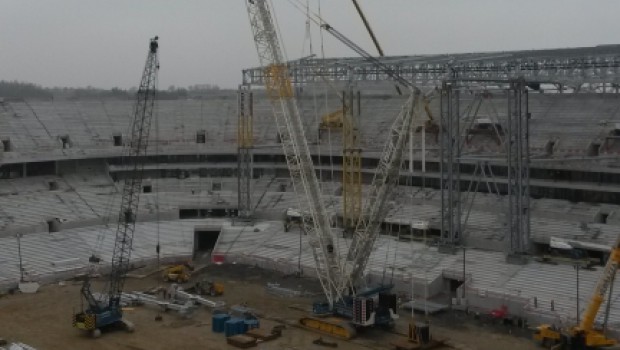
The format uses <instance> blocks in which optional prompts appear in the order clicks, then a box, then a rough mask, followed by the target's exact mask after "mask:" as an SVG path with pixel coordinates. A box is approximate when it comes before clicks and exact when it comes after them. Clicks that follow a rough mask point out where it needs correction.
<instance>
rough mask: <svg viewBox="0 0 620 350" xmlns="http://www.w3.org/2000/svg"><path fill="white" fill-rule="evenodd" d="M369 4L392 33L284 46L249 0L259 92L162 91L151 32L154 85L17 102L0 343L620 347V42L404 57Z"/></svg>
mask: <svg viewBox="0 0 620 350" xmlns="http://www.w3.org/2000/svg"><path fill="white" fill-rule="evenodd" d="M352 2H353V4H354V5H355V8H356V10H357V13H356V15H359V17H360V18H361V20H362V22H361V23H363V24H364V25H365V28H364V32H365V33H366V32H367V35H369V37H370V38H372V42H373V44H374V47H375V48H376V50H374V51H372V52H368V51H366V50H365V49H363V48H362V47H360V46H358V45H357V44H356V43H355V42H353V41H352V40H351V39H349V38H348V37H347V36H345V35H344V34H342V33H341V32H339V31H338V30H337V29H336V28H334V27H333V26H331V25H330V24H328V23H326V22H323V21H322V20H321V19H320V18H319V17H318V16H316V15H311V14H310V13H308V23H311V22H313V24H316V25H317V26H319V27H320V28H321V30H323V31H324V35H326V36H328V35H329V36H331V37H333V38H335V39H337V40H338V42H340V43H341V44H342V45H345V46H346V47H348V48H350V49H351V50H352V51H353V52H355V53H356V56H352V57H343V58H317V57H315V55H312V56H309V57H304V58H301V59H294V60H288V59H286V58H285V56H284V54H283V47H282V46H283V44H282V42H281V40H280V38H279V37H278V30H277V28H276V25H275V18H274V13H273V11H272V9H271V2H269V1H266V0H253V1H248V2H247V3H246V8H247V14H248V18H249V21H250V24H251V28H252V32H251V33H247V35H252V37H253V39H254V41H255V44H256V49H257V50H256V51H257V53H258V55H257V56H256V58H257V59H256V65H255V66H253V67H248V68H246V69H244V70H243V71H242V72H240V73H241V74H240V78H241V79H240V81H239V88H238V89H237V90H220V91H211V92H210V93H209V94H206V95H204V96H200V97H195V98H187V99H175V100H162V99H158V87H157V75H158V72H159V70H160V65H159V58H158V55H159V52H160V51H163V50H166V41H165V40H164V39H162V40H159V38H158V37H156V36H153V37H152V38H145V40H144V47H141V48H139V49H136V50H135V51H136V52H135V53H133V54H135V55H143V54H144V53H145V51H146V63H145V65H144V70H143V71H142V75H141V80H140V84H139V87H138V89H137V92H136V93H135V98H134V99H133V100H123V99H105V100H102V99H96V100H95V99H62V98H54V99H25V98H3V97H2V96H0V139H1V141H2V144H1V147H0V196H1V198H3V199H4V200H2V201H0V349H7V350H9V349H10V350H20V349H24V350H30V349H35V350H46V349H128V350H150V349H173V348H174V349H176V348H178V349H234V348H258V349H290V350H293V349H324V348H339V349H397V350H398V349H401V350H407V349H462V350H472V349H480V350H485V349H505V350H512V349H545V348H546V349H555V350H561V349H566V350H569V349H571V350H572V349H603V348H604V349H614V348H618V346H617V345H616V344H617V342H618V340H619V339H620V304H618V302H620V288H618V287H617V286H615V285H614V279H615V276H616V274H617V268H618V264H619V263H620V45H603V46H592V47H576V48H562V49H545V50H528V51H503V52H482V53H461V54H440V55H424V54H420V55H415V56H386V55H384V53H383V51H382V49H381V46H380V44H379V42H378V40H377V38H376V37H375V35H374V33H373V31H372V29H371V26H370V24H369V22H368V19H367V18H366V17H365V16H364V13H363V11H362V9H361V8H360V6H359V4H358V3H357V1H355V0H353V1H352ZM281 25H283V24H282V23H281ZM147 39H148V40H147ZM147 44H148V45H147ZM160 46H161V47H160ZM161 69H165V67H162V68H161ZM138 74H139V72H136V78H137V77H138Z"/></svg>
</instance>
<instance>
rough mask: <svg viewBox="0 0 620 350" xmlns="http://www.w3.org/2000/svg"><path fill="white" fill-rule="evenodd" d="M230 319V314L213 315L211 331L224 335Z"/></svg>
mask: <svg viewBox="0 0 620 350" xmlns="http://www.w3.org/2000/svg"><path fill="white" fill-rule="evenodd" d="M229 319H230V315H228V314H215V315H213V317H212V319H211V321H212V322H213V323H212V324H211V330H213V332H215V333H223V332H224V330H225V323H226V321H228V320H229Z"/></svg>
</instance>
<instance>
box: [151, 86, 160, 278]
mask: <svg viewBox="0 0 620 350" xmlns="http://www.w3.org/2000/svg"><path fill="white" fill-rule="evenodd" d="M158 83H159V81H157V80H156V81H155V91H157V89H158V86H159V85H158ZM154 142H155V158H156V159H158V158H159V155H160V154H161V152H160V149H159V147H160V145H161V141H160V134H159V100H158V99H155V140H154ZM156 164H157V165H156V166H155V168H156V169H157V170H156V172H157V176H156V177H155V184H156V189H155V221H156V224H155V225H156V232H157V245H156V246H155V252H156V253H157V271H159V268H160V262H161V242H160V227H159V221H160V217H159V189H160V188H159V184H160V180H161V178H160V176H161V171H160V168H159V162H156ZM151 186H152V185H151Z"/></svg>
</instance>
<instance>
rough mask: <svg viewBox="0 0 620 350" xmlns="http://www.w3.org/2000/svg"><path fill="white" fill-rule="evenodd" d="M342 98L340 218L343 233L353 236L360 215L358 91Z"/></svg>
mask: <svg viewBox="0 0 620 350" xmlns="http://www.w3.org/2000/svg"><path fill="white" fill-rule="evenodd" d="M343 97H344V98H343V100H345V101H346V100H347V98H348V101H346V102H345V103H343V108H342V110H343V111H344V113H343V114H342V116H343V118H342V122H343V128H342V132H343V140H342V201H343V204H344V205H343V215H342V217H343V226H344V229H345V232H347V233H349V234H353V232H354V231H355V228H356V226H357V222H358V221H359V218H360V215H361V214H362V149H361V148H360V145H359V130H358V126H357V121H356V119H357V120H359V117H358V115H359V113H360V105H359V104H360V95H359V91H358V94H357V96H354V94H353V91H349V94H348V96H346V95H345V96H343ZM355 102H357V103H355ZM347 106H349V107H348V108H347ZM356 107H357V108H356ZM354 113H356V114H357V115H355V114H354ZM356 117H358V118H356Z"/></svg>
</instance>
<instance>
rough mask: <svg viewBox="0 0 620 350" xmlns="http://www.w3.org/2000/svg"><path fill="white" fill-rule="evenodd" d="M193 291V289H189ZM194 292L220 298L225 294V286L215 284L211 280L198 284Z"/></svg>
mask: <svg viewBox="0 0 620 350" xmlns="http://www.w3.org/2000/svg"><path fill="white" fill-rule="evenodd" d="M188 290H191V289H188ZM193 292H194V293H196V294H200V295H209V296H212V297H214V296H220V295H222V294H224V285H223V284H222V283H218V282H213V281H209V280H202V281H200V282H196V284H195V285H194V287H193Z"/></svg>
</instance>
